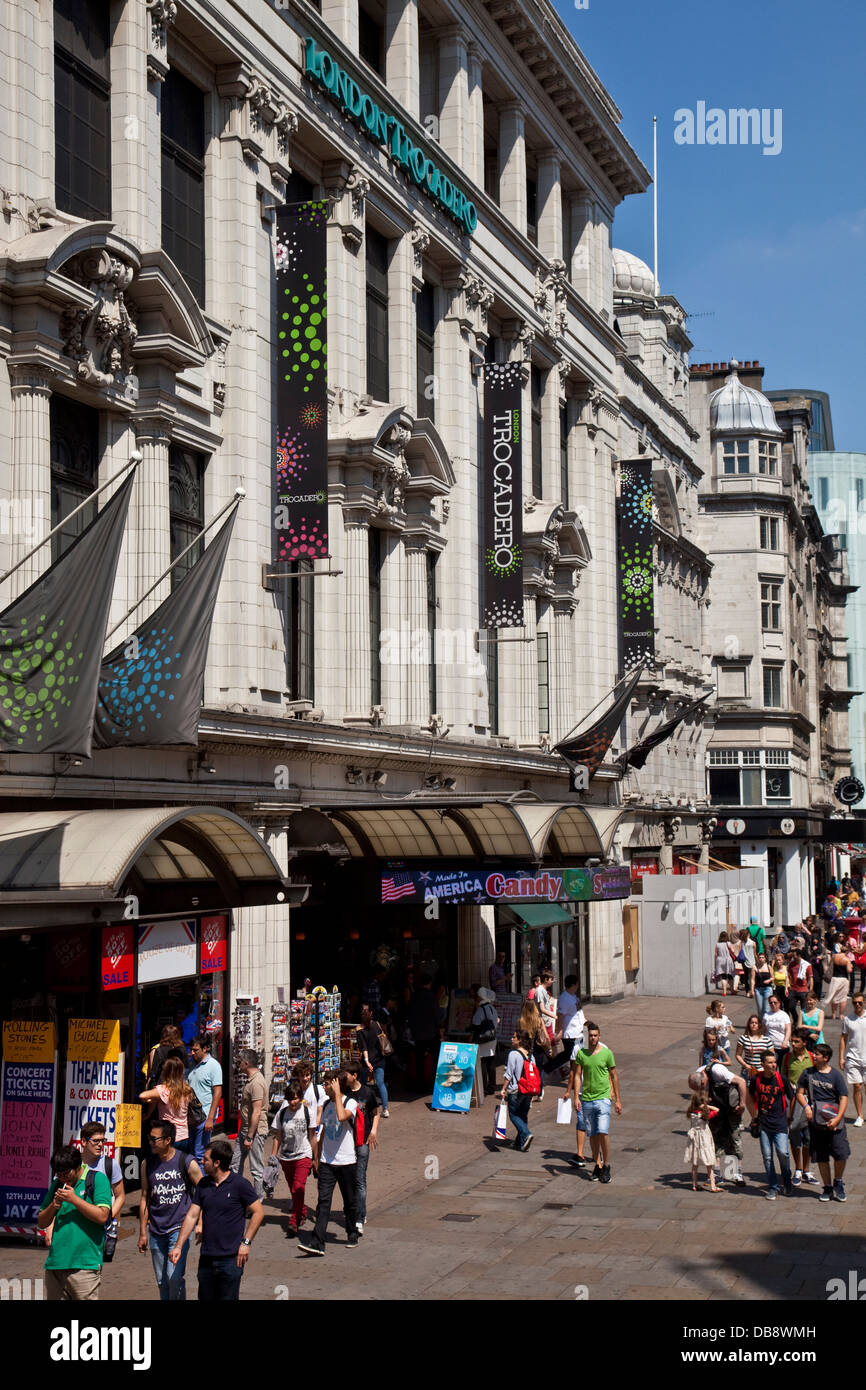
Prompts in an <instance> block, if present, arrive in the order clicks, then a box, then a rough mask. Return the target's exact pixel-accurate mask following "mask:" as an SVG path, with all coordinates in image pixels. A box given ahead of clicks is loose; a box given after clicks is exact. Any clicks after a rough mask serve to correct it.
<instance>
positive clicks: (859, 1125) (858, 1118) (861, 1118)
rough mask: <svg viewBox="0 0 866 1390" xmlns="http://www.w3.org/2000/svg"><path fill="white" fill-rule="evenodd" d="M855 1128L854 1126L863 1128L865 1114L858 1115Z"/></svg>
mask: <svg viewBox="0 0 866 1390" xmlns="http://www.w3.org/2000/svg"><path fill="white" fill-rule="evenodd" d="M853 1128H854V1129H862V1128H863V1116H862V1115H858V1116H857V1118H856V1120H855V1121H854V1124H853Z"/></svg>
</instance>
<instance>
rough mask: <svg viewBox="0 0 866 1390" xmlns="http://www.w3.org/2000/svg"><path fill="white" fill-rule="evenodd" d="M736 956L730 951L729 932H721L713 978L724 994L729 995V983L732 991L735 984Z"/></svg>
mask: <svg viewBox="0 0 866 1390" xmlns="http://www.w3.org/2000/svg"><path fill="white" fill-rule="evenodd" d="M735 978H736V977H735V975H734V958H733V956H732V955H731V952H730V943H729V942H728V933H727V932H724V931H723V932H721V933H720V935H719V939H718V941H717V942H716V952H715V960H714V964H713V979H714V980H715V982H716V986H717V988H721V991H722V994H723V995H727V992H728V985H730V986H731V993H733V990H734V984H735Z"/></svg>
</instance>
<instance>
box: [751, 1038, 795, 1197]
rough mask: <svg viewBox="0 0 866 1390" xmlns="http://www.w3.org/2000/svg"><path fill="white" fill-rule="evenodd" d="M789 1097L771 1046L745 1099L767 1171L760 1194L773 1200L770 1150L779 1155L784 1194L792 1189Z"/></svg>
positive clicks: (775, 1186) (773, 1172)
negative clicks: (764, 1188)
mask: <svg viewBox="0 0 866 1390" xmlns="http://www.w3.org/2000/svg"><path fill="white" fill-rule="evenodd" d="M793 1096H794V1091H793V1087H792V1086H791V1083H790V1081H786V1080H785V1078H784V1077H783V1076H782V1073H781V1072H780V1071H779V1067H778V1063H777V1060H776V1054H775V1052H774V1051H773V1050H772V1048H771V1049H770V1050H769V1051H768V1052H765V1053H764V1055H763V1057H762V1058H761V1070H760V1071H759V1072H758V1073H757V1075H756V1076H753V1077H752V1079H751V1081H750V1082H749V1102H748V1103H749V1109H750V1111H751V1113H752V1115H753V1116H754V1123H755V1128H756V1130H757V1138H758V1141H759V1143H760V1145H761V1157H762V1158H763V1160H764V1169H765V1171H766V1174H767V1190H766V1192H765V1193H764V1196H765V1197H766V1198H767V1200H768V1201H770V1202H775V1200H776V1198H777V1197H778V1195H779V1185H778V1183H777V1182H776V1168H775V1161H774V1157H773V1155H774V1152H775V1153H776V1154H778V1156H779V1173H780V1176H781V1179H782V1184H783V1187H784V1189H785V1195H786V1196H788V1197H790V1195H791V1193H792V1192H793V1190H794V1188H793V1184H792V1182H791V1164H790V1149H789V1147H788V1120H789V1118H790V1114H791V1101H792V1099H793Z"/></svg>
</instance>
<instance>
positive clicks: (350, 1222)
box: [298, 1071, 358, 1255]
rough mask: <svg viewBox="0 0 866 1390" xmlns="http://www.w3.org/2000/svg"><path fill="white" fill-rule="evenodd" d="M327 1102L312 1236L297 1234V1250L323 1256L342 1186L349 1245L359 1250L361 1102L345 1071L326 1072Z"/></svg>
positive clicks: (315, 1157) (317, 1162) (317, 1156)
mask: <svg viewBox="0 0 866 1390" xmlns="http://www.w3.org/2000/svg"><path fill="white" fill-rule="evenodd" d="M322 1079H323V1081H324V1084H325V1094H326V1095H327V1097H328V1100H327V1103H326V1105H325V1107H324V1109H323V1111H322V1129H321V1133H320V1135H319V1137H318V1139H317V1141H316V1151H315V1153H314V1154H313V1172H314V1173H315V1174H316V1177H317V1178H318V1180H319V1201H318V1205H317V1206H316V1225H315V1229H314V1231H313V1233H312V1235H311V1236H299V1237H298V1249H299V1250H303V1251H304V1253H305V1254H307V1255H324V1253H325V1235H326V1234H327V1230H328V1219H329V1217H330V1215H331V1202H332V1200H333V1196H334V1188H335V1187H339V1189H340V1192H341V1194H342V1197H343V1211H344V1213H345V1216H346V1233H347V1236H348V1240H347V1242H346V1244H347V1245H348V1248H349V1249H350V1250H355V1249H357V1246H358V1228H357V1225H356V1215H355V1213H356V1209H357V1208H356V1201H355V1197H356V1168H357V1157H356V1154H355V1124H356V1119H355V1117H356V1114H357V1111H358V1103H357V1101H355V1100H352V1099H351V1097H350V1096H348V1095H347V1093H346V1092H347V1081H348V1078H347V1076H346V1073H345V1072H344V1071H326V1072H325V1075H324V1077H323V1078H322Z"/></svg>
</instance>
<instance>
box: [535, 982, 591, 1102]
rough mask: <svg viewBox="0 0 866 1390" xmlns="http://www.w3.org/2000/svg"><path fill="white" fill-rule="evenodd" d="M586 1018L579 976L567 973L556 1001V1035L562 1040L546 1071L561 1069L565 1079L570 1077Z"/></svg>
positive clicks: (546, 1065) (581, 1040) (580, 1043)
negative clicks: (578, 982) (580, 998)
mask: <svg viewBox="0 0 866 1390" xmlns="http://www.w3.org/2000/svg"><path fill="white" fill-rule="evenodd" d="M585 1023H586V1019H585V1018H584V1015H583V1009H582V1008H581V1007H580V1000H579V999H578V997H577V976H576V975H566V977H565V979H564V980H563V982H562V993H561V994H560V996H559V998H558V999H557V1001H556V1023H555V1025H554V1036H555V1037H559V1038H561V1040H562V1047H561V1048H560V1050H559V1052H557V1053H556V1054H555V1055H554V1056H552V1057H550V1058H549V1059H548V1060H547V1062H546V1063H545V1065H544V1070H545V1071H546V1072H548V1073H549V1072H552V1071H554V1070H555V1068H556V1067H559V1069H560V1076H561V1077H562V1078H563V1080H566V1079H567V1078H568V1068H569V1064H570V1063H571V1059H572V1057H573V1055H574V1050H575V1048H577V1047H582V1046H583V1041H584V1038H583V1030H584V1025H585Z"/></svg>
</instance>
